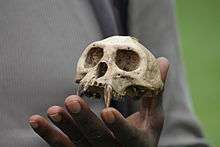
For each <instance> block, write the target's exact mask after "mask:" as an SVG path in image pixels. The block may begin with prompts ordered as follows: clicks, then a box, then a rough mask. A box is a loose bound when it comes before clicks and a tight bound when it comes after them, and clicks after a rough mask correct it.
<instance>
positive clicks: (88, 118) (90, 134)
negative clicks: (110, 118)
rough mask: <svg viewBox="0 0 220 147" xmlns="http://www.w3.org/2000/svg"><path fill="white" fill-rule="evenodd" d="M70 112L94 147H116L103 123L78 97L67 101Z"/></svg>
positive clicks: (71, 97) (74, 96)
mask: <svg viewBox="0 0 220 147" xmlns="http://www.w3.org/2000/svg"><path fill="white" fill-rule="evenodd" d="M65 105H66V108H67V110H68V112H69V113H70V114H71V116H72V118H73V119H74V121H75V122H76V124H77V126H78V127H79V129H80V130H81V132H82V133H83V134H84V135H85V137H86V138H87V140H88V142H89V143H90V144H91V145H92V146H97V147H101V146H102V147H103V146H111V147H112V146H115V139H114V138H113V136H112V134H111V133H110V131H109V130H108V128H107V127H106V126H105V125H104V124H103V122H102V121H101V120H100V119H99V118H98V117H97V116H96V115H95V114H94V113H93V112H92V111H91V110H90V109H89V107H88V105H87V104H86V103H85V102H84V101H83V100H82V99H81V98H80V97H79V96H76V95H72V96H70V97H68V98H67V99H66V100H65Z"/></svg>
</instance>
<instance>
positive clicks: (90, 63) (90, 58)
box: [84, 47, 104, 68]
mask: <svg viewBox="0 0 220 147" xmlns="http://www.w3.org/2000/svg"><path fill="white" fill-rule="evenodd" d="M103 54H104V52H103V49H102V48H100V47H93V48H91V49H90V50H89V52H88V53H87V56H86V61H85V65H84V66H85V68H91V67H94V66H95V65H97V64H98V62H99V61H100V60H101V58H102V57H103Z"/></svg>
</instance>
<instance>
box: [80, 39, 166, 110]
mask: <svg viewBox="0 0 220 147" xmlns="http://www.w3.org/2000/svg"><path fill="white" fill-rule="evenodd" d="M76 82H77V83H79V84H80V93H84V94H86V95H88V96H92V97H95V98H100V97H101V96H104V98H105V103H106V105H107V107H108V106H109V103H110V99H111V98H113V99H115V100H122V98H123V97H124V96H127V97H130V98H134V99H137V98H141V97H142V96H143V95H145V96H148V97H153V96H155V95H158V93H159V92H160V91H161V90H162V89H163V82H162V80H161V76H160V70H159V65H158V63H157V61H156V58H155V57H154V56H153V55H152V54H151V53H150V51H149V50H147V49H146V48H145V47H144V46H143V45H141V44H140V43H139V42H138V41H137V39H135V38H133V37H129V36H112V37H109V38H106V39H104V40H101V41H96V42H93V43H91V44H90V45H88V47H86V49H85V50H84V52H83V53H82V56H81V57H80V58H79V61H78V64H77V70H76Z"/></svg>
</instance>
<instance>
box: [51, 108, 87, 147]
mask: <svg viewBox="0 0 220 147" xmlns="http://www.w3.org/2000/svg"><path fill="white" fill-rule="evenodd" d="M47 114H48V117H49V118H50V120H51V121H52V122H53V123H54V124H55V125H56V126H57V127H58V128H60V130H62V131H63V133H65V134H66V135H67V136H68V137H69V138H70V140H71V141H72V142H73V143H74V144H75V145H77V147H88V146H90V145H89V143H88V141H87V139H86V138H85V137H84V135H83V134H82V133H81V132H80V130H79V129H78V128H77V126H76V124H75V122H74V121H73V119H72V117H71V116H70V115H69V114H68V113H67V112H66V111H65V110H64V109H63V108H62V107H59V106H52V107H50V108H49V109H48V111H47Z"/></svg>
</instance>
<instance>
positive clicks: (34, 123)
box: [29, 121, 38, 129]
mask: <svg viewBox="0 0 220 147" xmlns="http://www.w3.org/2000/svg"><path fill="white" fill-rule="evenodd" d="M29 123H30V125H31V127H32V128H34V129H36V128H38V124H37V122H34V121H30V122H29Z"/></svg>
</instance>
